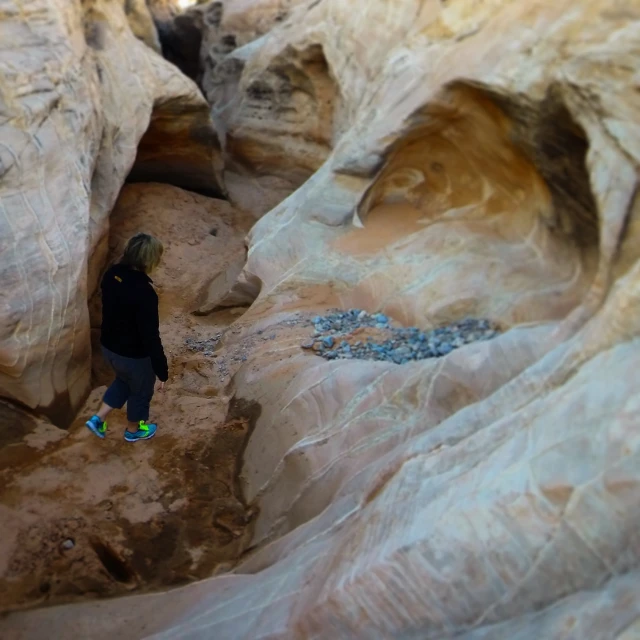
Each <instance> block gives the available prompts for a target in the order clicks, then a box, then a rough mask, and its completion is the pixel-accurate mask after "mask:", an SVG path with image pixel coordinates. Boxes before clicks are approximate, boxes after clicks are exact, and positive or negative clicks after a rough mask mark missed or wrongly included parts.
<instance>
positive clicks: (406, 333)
mask: <svg viewBox="0 0 640 640" xmlns="http://www.w3.org/2000/svg"><path fill="white" fill-rule="evenodd" d="M313 324H314V327H315V331H314V334H313V337H312V338H311V339H309V340H306V341H305V342H303V343H302V345H301V346H302V348H303V349H313V350H314V351H315V352H316V353H317V354H318V355H320V356H322V357H323V358H326V359H327V360H337V359H362V360H383V361H388V362H395V363H396V364H406V363H407V362H412V361H416V360H424V359H426V358H438V357H441V356H445V355H447V354H448V353H451V352H452V351H453V350H454V349H457V348H459V347H462V346H463V345H465V344H469V343H471V342H476V341H478V340H490V339H491V338H494V337H495V336H497V335H498V333H499V330H498V328H497V327H496V326H495V325H493V324H492V323H491V322H490V321H489V320H486V319H477V318H465V319H464V320H460V321H458V322H453V323H451V324H448V325H445V326H442V327H439V328H437V329H433V330H431V331H421V330H420V329H418V328H417V327H410V328H406V327H394V326H392V325H391V323H390V321H389V318H388V317H387V316H385V315H384V314H382V313H376V314H373V315H371V314H369V313H367V312H366V311H362V310H360V309H350V310H348V311H335V312H333V313H330V314H329V315H326V316H317V317H315V318H314V319H313ZM366 333H369V334H373V335H368V336H367V335H365V334H366Z"/></svg>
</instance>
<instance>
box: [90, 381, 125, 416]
mask: <svg viewBox="0 0 640 640" xmlns="http://www.w3.org/2000/svg"><path fill="white" fill-rule="evenodd" d="M130 395H131V389H130V388H129V385H128V384H127V383H126V382H125V380H123V379H122V378H121V377H120V375H117V376H116V379H115V380H114V381H113V382H112V383H111V386H110V387H109V388H108V389H107V390H106V391H105V393H104V396H103V398H102V406H101V407H100V410H99V411H98V413H97V414H96V415H97V416H98V417H99V418H100V419H101V420H104V418H105V417H106V416H107V414H108V413H109V411H111V410H112V409H122V407H124V405H125V403H126V402H127V400H129V396H130ZM103 416H104V417H103Z"/></svg>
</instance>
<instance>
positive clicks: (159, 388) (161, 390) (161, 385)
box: [158, 382, 166, 393]
mask: <svg viewBox="0 0 640 640" xmlns="http://www.w3.org/2000/svg"><path fill="white" fill-rule="evenodd" d="M165 384H166V383H164V382H161V383H160V386H159V387H158V391H159V392H160V393H164V385H165Z"/></svg>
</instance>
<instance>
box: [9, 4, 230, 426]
mask: <svg viewBox="0 0 640 640" xmlns="http://www.w3.org/2000/svg"><path fill="white" fill-rule="evenodd" d="M0 15H1V16H2V20H1V21H0V29H1V32H2V36H1V39H2V43H3V44H2V51H1V52H0V71H1V73H0V95H1V102H0V104H1V105H2V119H0V140H1V144H0V225H1V228H0V237H1V238H2V241H3V245H2V248H1V255H0V279H1V280H2V283H3V285H2V289H1V291H0V297H1V299H2V305H1V308H2V314H1V315H0V396H1V397H4V398H7V399H10V400H14V401H17V402H20V403H22V404H24V405H26V406H27V407H30V408H32V409H37V410H40V411H46V412H47V413H48V414H49V415H50V416H51V417H52V418H54V419H55V420H56V421H57V422H59V423H63V422H65V421H66V420H68V419H70V418H71V417H72V416H71V414H72V412H73V410H74V409H77V408H78V406H79V404H80V403H81V402H82V401H83V400H84V397H85V396H86V394H87V393H88V391H89V384H90V376H89V361H90V357H89V356H90V351H89V324H88V314H87V295H88V294H89V293H90V292H91V291H92V290H93V288H94V287H95V286H96V283H97V278H98V275H99V270H100V268H101V266H102V260H103V258H104V256H105V255H106V233H107V230H108V214H109V212H110V211H111V208H112V207H113V204H114V202H115V199H116V198H117V196H118V192H119V190H120V188H121V186H122V184H123V182H124V180H125V178H126V176H127V174H128V173H129V170H130V169H131V167H132V165H133V164H134V160H135V158H136V145H137V143H138V141H139V140H140V139H141V138H142V136H143V135H144V134H145V131H146V130H147V127H148V125H149V120H150V117H151V114H152V111H153V110H154V106H156V105H159V107H160V110H159V113H160V115H162V112H163V109H164V111H165V113H166V108H165V106H166V105H168V104H170V105H171V109H170V111H171V114H172V122H171V123H170V124H169V125H168V130H164V129H163V127H162V125H159V128H160V129H161V132H162V133H163V134H164V137H163V138H162V139H161V143H162V144H161V148H156V149H155V150H154V154H155V161H156V162H158V160H161V159H163V158H164V160H165V161H166V160H167V158H169V159H170V161H171V162H172V170H173V172H174V175H175V176H176V177H177V180H178V183H180V175H181V172H183V174H188V175H187V180H186V181H187V182H189V183H190V186H193V183H199V185H200V186H201V187H207V188H209V189H212V190H218V191H219V187H218V185H217V183H216V178H215V172H214V166H213V154H214V152H215V146H212V138H213V137H214V134H213V130H212V128H211V123H210V121H209V119H208V115H207V106H206V103H205V102H204V100H203V99H202V97H201V96H200V94H199V93H198V91H197V89H196V87H195V86H194V85H193V84H192V83H191V82H190V81H188V80H187V79H186V78H184V76H182V75H181V74H179V73H177V72H176V70H175V68H174V67H172V66H171V65H169V64H168V63H166V62H165V61H164V60H162V59H161V58H160V57H159V56H158V55H157V54H156V53H154V52H153V51H151V49H149V48H148V47H147V46H145V45H144V44H142V42H140V41H138V40H137V39H136V38H135V37H134V35H133V33H132V31H131V29H130V26H129V23H128V22H127V17H126V15H125V12H124V11H123V3H122V2H121V1H120V0H95V1H91V2H82V3H81V2H79V1H78V0H74V1H73V2H69V1H67V0H35V1H34V2H29V3H27V4H25V3H22V2H17V0H2V2H0ZM187 134H188V135H187ZM162 145H166V146H162ZM169 145H174V148H170V146H169ZM152 146H153V145H152ZM157 146H158V145H157V144H156V147H157ZM175 147H177V149H176V148H175ZM203 147H204V149H203ZM185 149H188V151H187V152H186V155H187V156H189V163H190V165H189V166H188V167H186V168H185V167H180V163H179V161H176V156H178V157H179V156H181V155H182V156H184V155H185ZM194 166H196V168H197V171H194V170H193V167H194ZM143 168H144V169H145V171H146V175H147V176H151V177H153V171H149V162H147V160H145V163H144V167H143ZM194 173H195V174H196V178H195V179H194V178H193V174H194Z"/></svg>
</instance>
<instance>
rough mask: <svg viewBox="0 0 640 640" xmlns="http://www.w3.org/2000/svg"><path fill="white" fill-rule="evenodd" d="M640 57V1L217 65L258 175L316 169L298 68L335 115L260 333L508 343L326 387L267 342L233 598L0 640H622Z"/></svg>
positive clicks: (347, 21)
mask: <svg viewBox="0 0 640 640" xmlns="http://www.w3.org/2000/svg"><path fill="white" fill-rule="evenodd" d="M229 4H230V6H231V7H233V2H232V3H229ZM238 6H242V8H243V11H244V12H245V13H244V14H243V15H245V19H246V20H249V19H250V13H251V12H252V11H253V12H255V13H257V12H259V11H260V6H261V5H260V2H254V3H246V2H243V3H238ZM639 39H640V10H639V9H638V7H637V6H636V4H635V3H633V2H620V3H616V4H614V5H612V4H611V2H610V1H606V2H605V0H592V1H590V2H578V3H576V2H575V1H573V2H570V1H568V0H557V1H556V2H553V3H549V2H547V1H546V0H530V1H529V2H526V3H511V2H505V1H503V0H492V1H491V2H485V3H480V4H479V3H476V2H471V1H470V0H449V1H448V2H446V3H442V2H436V1H435V0H433V1H429V0H425V1H422V2H421V1H419V0H400V1H397V2H394V3H389V2H384V1H382V0H353V1H352V2H349V3H345V2H343V1H342V0H323V1H322V2H309V3H300V4H299V5H298V6H297V7H296V8H295V10H294V11H292V12H291V14H290V15H289V17H288V18H287V19H286V20H285V21H283V22H282V23H281V24H279V25H278V26H276V27H274V28H273V29H272V30H271V31H269V32H268V33H267V34H266V35H263V36H261V37H260V38H259V39H257V40H252V41H250V42H249V43H247V44H246V45H244V46H242V47H240V48H239V49H237V50H235V51H233V52H231V53H230V54H229V58H228V60H241V61H242V62H243V64H242V69H241V70H240V69H239V67H238V66H237V65H236V66H235V67H234V68H237V69H238V75H237V76H235V77H233V78H231V79H230V80H229V84H228V85H224V83H223V82H222V81H221V84H220V87H221V90H222V89H225V91H227V95H228V96H229V97H230V100H231V101H232V103H233V104H234V105H239V106H238V108H236V109H234V110H231V111H230V112H229V116H228V119H226V120H225V119H224V118H222V119H221V121H224V122H223V124H224V129H225V131H226V132H227V134H228V135H230V136H231V137H234V138H235V139H236V141H242V145H240V146H239V147H237V148H236V149H238V148H239V149H240V151H235V152H234V153H237V154H238V157H239V158H240V159H242V160H243V161H246V159H247V158H253V159H254V166H258V165H259V167H260V170H261V171H262V172H263V174H264V175H276V176H277V175H278V172H281V171H282V172H286V171H287V167H288V164H287V163H289V162H291V159H292V158H296V159H299V158H300V157H302V156H303V155H304V154H305V153H306V150H307V149H308V145H309V143H310V140H313V141H314V142H317V137H316V138H313V135H312V134H313V132H315V131H316V130H317V125H318V122H319V120H318V119H314V118H312V117H310V116H309V117H305V118H301V117H300V114H306V115H308V114H312V113H316V114H317V113H319V110H320V105H319V104H318V103H317V99H318V96H319V95H321V94H320V93H319V92H318V91H317V86H316V85H314V83H313V78H310V75H309V74H307V75H306V76H305V71H304V68H303V69H302V71H301V65H302V67H304V65H303V64H302V62H301V61H303V59H304V58H303V57H301V56H304V55H306V53H305V52H309V51H315V52H317V51H322V56H323V58H324V60H325V63H326V69H327V72H326V75H327V77H330V78H331V79H332V82H333V83H334V86H335V87H336V90H335V95H336V96H338V95H339V96H340V101H339V109H337V110H335V111H334V112H333V117H332V119H327V118H325V119H321V120H320V121H321V122H322V123H323V126H322V135H323V138H322V140H323V141H325V151H326V158H321V157H320V156H319V155H318V156H317V157H316V161H317V163H318V165H319V166H318V168H317V170H315V173H313V175H312V177H311V178H310V179H308V180H307V181H306V182H305V183H304V184H303V185H302V186H301V187H300V188H299V189H298V190H297V191H296V192H295V193H294V194H292V195H291V196H290V197H289V198H288V199H287V200H285V201H284V202H282V203H281V204H280V205H278V206H277V207H275V208H274V209H273V210H272V211H270V212H269V213H268V214H267V215H265V216H264V217H263V218H261V219H260V221H259V222H258V223H257V224H256V226H255V227H254V228H253V230H252V232H251V234H250V249H249V258H248V263H247V266H246V267H245V270H244V273H243V274H242V275H241V276H240V278H239V285H238V288H237V289H238V290H236V291H233V292H232V293H233V295H234V296H235V298H234V299H236V300H237V299H238V296H239V295H240V293H242V291H244V292H246V291H247V289H248V287H247V283H251V284H252V286H253V288H254V289H256V287H255V283H256V282H259V283H260V285H261V287H260V292H259V294H258V295H257V298H256V300H255V302H254V304H253V306H252V307H251V309H250V310H249V311H248V312H247V314H245V316H243V318H242V320H243V321H244V322H246V321H253V326H252V327H250V328H247V329H245V333H246V334H250V333H252V332H254V331H258V330H274V331H275V330H276V329H275V327H276V325H277V323H280V322H282V321H283V320H287V319H288V318H290V317H292V316H293V315H294V314H295V313H296V312H302V311H309V312H310V313H313V314H315V313H317V312H321V311H323V310H325V309H329V308H331V307H335V306H339V307H344V308H350V307H361V308H366V309H367V310H369V311H376V310H380V311H383V312H385V313H386V314H388V315H389V316H391V317H392V318H393V319H395V320H397V321H399V322H402V323H404V324H406V325H412V324H416V325H419V326H422V327H424V328H429V327H431V326H434V325H438V324H440V323H443V322H447V321H449V320H452V319H458V318H460V317H464V316H465V315H478V316H487V317H489V318H491V319H492V320H494V321H496V322H498V323H500V324H501V326H502V328H503V329H504V333H503V334H502V335H501V336H500V337H499V338H497V339H494V340H492V341H490V342H486V343H478V344H474V345H470V346H467V347H464V348H461V349H459V350H456V351H454V352H453V353H451V354H450V355H448V356H446V357H444V358H440V359H437V360H426V361H422V362H420V363H416V364H408V365H403V366H397V365H394V364H391V363H371V362H361V361H360V362H358V361H335V362H326V361H324V360H321V359H320V358H317V357H316V356H313V355H311V354H308V353H307V352H304V351H302V350H300V348H299V343H300V337H301V336H300V335H299V334H298V335H296V334H294V333H291V332H289V333H287V332H286V331H285V332H278V334H277V337H276V339H275V340H273V341H269V342H268V343H265V346H264V347H263V348H262V349H261V350H260V351H258V352H257V353H256V354H255V355H254V356H252V357H251V358H250V359H249V360H248V361H247V362H246V364H245V366H244V367H243V368H242V369H241V370H240V372H239V374H238V375H237V376H236V379H235V381H234V382H235V391H236V395H237V396H238V397H240V398H244V399H247V400H252V401H256V402H259V403H260V404H261V406H262V413H261V416H260V419H259V420H258V423H257V425H256V428H255V431H254V433H253V436H252V439H251V442H250V443H249V447H248V449H247V452H246V458H245V469H244V476H245V477H246V489H247V496H248V498H249V499H253V498H257V499H258V500H259V503H260V507H261V513H260V516H259V519H258V524H257V528H256V532H255V538H254V543H255V544H256V546H257V548H256V551H255V552H254V553H253V554H252V555H251V556H250V557H249V558H248V559H246V560H245V561H244V562H243V563H242V564H240V566H239V567H238V568H237V569H236V570H235V572H234V574H233V575H229V576H224V577H218V578H214V579H211V580H208V581H205V582H201V583H197V584H193V585H190V586H188V587H185V588H182V589H179V590H177V591H172V592H170V593H163V594H154V595H150V596H143V597H136V598H131V599H127V600H120V601H108V602H101V603H88V604H83V605H77V606H69V607H60V608H55V609H47V610H41V611H35V612H30V613H25V614H16V615H13V616H10V617H8V618H7V619H6V620H3V621H0V631H1V632H2V634H4V635H5V636H6V637H9V638H40V637H51V636H52V634H53V636H55V637H91V638H105V639H106V638H111V637H113V636H114V635H119V636H121V637H123V638H143V637H144V638H157V639H160V638H162V639H168V638H176V639H177V638H180V639H181V640H182V639H196V638H197V639H199V638H225V639H226V638H229V639H234V640H237V639H246V640H253V639H256V638H270V639H275V638H283V639H284V638H363V639H367V640H369V639H378V638H380V639H382V638H402V639H404V638H406V639H412V638H420V639H421V640H425V639H441V638H448V637H456V638H464V639H468V640H477V639H480V638H491V639H495V638H505V639H507V638H508V639H509V640H511V639H512V638H550V639H554V638H558V639H560V638H575V639H576V640H578V639H582V638H587V637H588V638H590V639H594V640H605V639H610V638H617V639H619V640H623V639H624V640H628V639H630V638H634V637H636V635H637V634H638V633H639V632H640V627H639V626H638V625H639V622H638V620H640V571H639V564H640V543H639V534H638V530H639V527H638V525H639V524H640V516H639V514H640V509H639V505H640V474H639V472H638V469H639V468H640V467H639V463H640V418H639V417H638V416H639V415H640V396H639V395H638V393H637V378H638V373H637V372H638V370H639V367H640V341H639V340H638V335H639V334H640V313H639V312H640V262H639V260H638V259H639V257H640V255H639V249H638V246H639V245H638V234H639V233H640V204H639V200H638V196H637V193H638V190H637V189H638V165H639V163H640V137H639V136H638V120H639V119H640V93H638V91H637V87H638V84H639V79H638V74H637V69H638V68H639V63H640V51H639V50H638V46H637V43H638V41H639ZM283 60H289V61H290V66H289V67H286V65H285V67H286V68H288V69H289V72H287V73H289V75H287V74H284V75H287V77H288V78H289V81H288V82H289V84H288V85H287V81H286V80H285V79H284V78H283V75H282V73H281V74H280V75H278V73H275V70H278V69H283ZM222 64H229V65H230V66H233V64H231V63H224V62H223V63H222ZM294 69H295V72H294ZM277 78H279V80H278V82H282V87H286V86H288V87H289V89H285V91H284V92H283V91H282V87H280V89H279V90H278V91H279V93H278V91H276V88H274V87H275V86H274V84H273V82H275V81H276V80H275V79H277ZM291 78H295V79H296V82H293V81H292V80H291ZM260 82H262V83H264V85H258V86H263V90H262V92H256V90H255V87H256V83H260ZM266 86H268V87H270V90H265V89H264V87H266ZM302 86H306V87H307V89H308V92H307V93H305V94H304V95H303V96H299V97H297V98H296V97H295V94H296V93H297V92H302V93H304V91H302V89H301V87H302ZM225 87H226V88H225ZM252 87H253V88H252ZM283 95H284V96H285V97H287V96H288V98H287V99H289V102H282V101H280V102H278V101H279V100H280V99H281V98H278V100H276V99H275V98H274V96H283ZM274 100H275V101H276V102H277V103H278V104H280V105H283V104H284V105H285V107H286V108H287V109H290V114H291V119H290V121H288V124H287V125H286V126H285V125H284V124H283V121H282V119H281V114H280V113H279V112H278V111H277V109H272V110H269V109H268V108H267V107H268V106H269V105H270V104H275V102H274ZM314 100H316V103H315V106H314V102H313V101H314ZM230 104H231V102H230ZM262 107H265V108H264V109H262ZM312 107H313V108H312ZM213 108H214V112H215V110H216V105H215V104H214V107H213ZM314 108H315V111H314ZM270 113H273V114H274V115H273V116H270V115H269V114H270ZM259 119H262V124H261V125H260V126H259V125H258V123H257V121H258V120H259ZM329 122H331V123H332V124H331V126H329V124H328V123H329ZM266 130H269V131H270V132H271V139H270V141H269V144H270V146H269V153H268V154H266V153H265V155H264V156H261V155H260V154H261V153H262V152H263V150H264V145H263V143H262V141H261V139H260V136H261V135H262V134H261V133H260V132H261V131H266ZM329 140H330V141H331V142H330V143H329V142H328V141H329ZM247 149H249V150H253V149H255V153H254V152H253V151H251V153H250V152H249V151H247ZM273 149H277V152H273ZM252 154H253V155H252ZM296 162H297V160H296ZM216 302H217V301H215V300H209V301H208V303H207V304H208V305H209V306H210V307H213V305H214V304H215V303H216ZM223 302H224V301H223ZM270 328H271V329H270ZM242 337H243V336H242V335H240V336H238V337H237V339H242ZM44 629H46V633H47V634H48V635H46V636H45V635H44V631H43V630H44Z"/></svg>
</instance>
